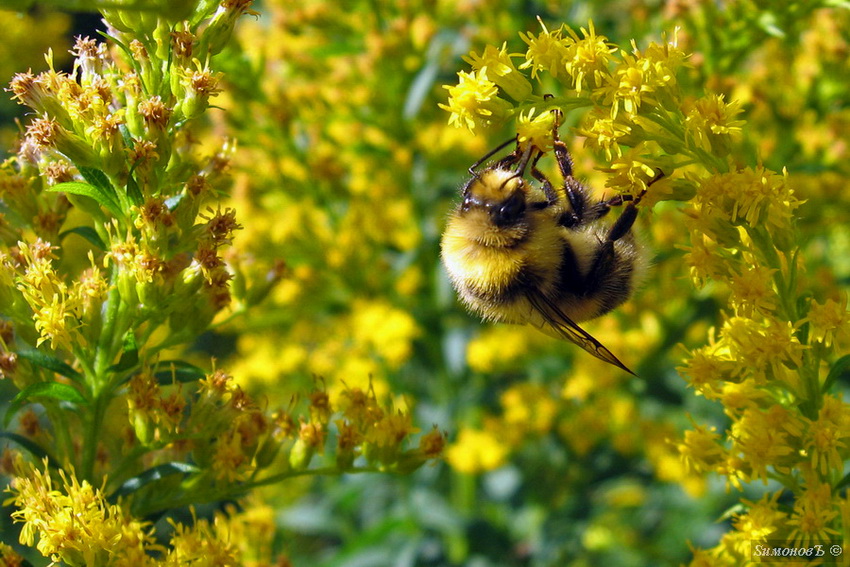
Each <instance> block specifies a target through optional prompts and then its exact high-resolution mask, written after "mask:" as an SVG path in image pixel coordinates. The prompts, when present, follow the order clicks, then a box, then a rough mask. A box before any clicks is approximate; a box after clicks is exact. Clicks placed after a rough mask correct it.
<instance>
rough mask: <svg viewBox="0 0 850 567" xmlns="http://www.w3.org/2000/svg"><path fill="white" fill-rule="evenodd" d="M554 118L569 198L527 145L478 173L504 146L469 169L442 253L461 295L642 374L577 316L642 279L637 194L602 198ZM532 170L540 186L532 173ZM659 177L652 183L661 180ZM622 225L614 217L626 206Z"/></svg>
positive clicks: (611, 303) (610, 303) (478, 309)
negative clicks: (584, 179) (580, 174)
mask: <svg viewBox="0 0 850 567" xmlns="http://www.w3.org/2000/svg"><path fill="white" fill-rule="evenodd" d="M554 112H555V113H556V115H555V120H553V124H554V126H553V133H552V138H553V153H554V156H555V159H556V161H557V164H558V168H559V170H560V173H561V177H562V178H563V191H562V193H563V195H564V197H565V198H561V195H560V194H559V192H558V191H557V190H556V189H555V187H554V186H553V185H552V182H551V181H549V179H548V178H547V177H546V176H545V175H544V174H543V173H542V172H541V171H540V170H539V169H538V168H537V163H538V161H539V160H540V158H541V157H542V156H543V155H544V152H543V151H542V150H540V149H539V148H537V147H535V146H533V145H532V144H531V143H528V144H527V145H526V147H525V149H522V148H521V146H520V144H519V142H518V141H517V144H516V149H515V150H514V151H513V152H512V153H511V154H509V155H508V156H506V157H503V158H502V159H499V160H497V161H494V162H492V163H490V164H489V165H487V166H486V167H484V168H483V170H481V171H479V167H480V166H481V164H482V163H484V162H486V161H487V160H488V159H490V158H491V157H492V156H493V155H495V154H496V153H498V152H499V151H501V150H502V149H503V148H504V147H505V146H507V145H509V144H511V143H513V142H514V140H509V141H508V142H506V143H505V144H502V145H501V146H499V147H498V148H496V149H495V150H493V151H492V152H490V153H489V154H487V155H486V156H484V157H483V158H482V159H480V160H479V161H478V162H476V163H475V164H474V165H473V166H472V167H470V168H469V172H470V174H471V175H472V177H471V178H470V179H469V180H468V181H467V182H466V184H465V185H464V186H463V188H462V191H461V193H462V200H461V202H460V204H459V205H458V207H457V208H456V209H455V210H454V211H453V212H452V213H451V215H450V216H449V219H448V224H447V226H446V230H445V232H444V233H443V237H442V243H441V248H442V260H443V264H444V265H445V268H446V271H447V272H448V275H449V278H450V279H451V282H452V284H453V285H454V287H455V289H456V290H457V292H458V295H459V296H460V299H461V300H462V302H463V303H464V304H465V305H466V306H467V307H468V308H469V309H470V310H471V311H473V312H475V313H477V314H478V315H480V316H481V317H483V318H484V319H486V320H490V321H497V322H504V323H515V324H531V325H534V326H536V327H538V328H539V329H541V330H542V331H544V332H546V333H547V334H550V335H553V336H555V337H557V338H561V339H566V340H569V341H572V342H574V343H576V344H577V345H579V346H580V347H582V348H583V349H584V350H586V351H587V352H589V353H590V354H592V355H593V356H595V357H597V358H599V359H601V360H604V361H605V362H608V363H610V364H613V365H614V366H617V367H618V368H621V369H623V370H625V371H626V372H629V373H630V374H634V372H632V371H631V370H629V369H628V368H627V367H626V366H625V365H624V364H623V363H622V362H620V360H619V359H618V358H617V357H616V356H614V354H613V353H611V351H610V350H608V349H607V348H605V346H604V345H602V343H600V342H599V341H598V340H596V339H595V338H593V337H592V336H591V335H590V334H589V333H588V332H587V331H585V330H584V329H582V328H581V327H579V326H578V324H577V323H579V322H581V321H587V320H589V319H594V318H596V317H599V316H600V315H604V314H605V313H608V312H609V311H611V310H612V309H614V308H615V307H617V306H618V305H620V304H622V303H623V302H624V301H626V299H628V298H629V296H630V295H631V294H632V292H633V291H634V290H635V287H636V286H637V285H638V284H639V283H640V281H641V279H642V277H643V274H644V273H645V272H646V268H647V265H648V258H647V254H646V252H645V250H644V249H643V248H642V247H641V245H640V244H639V243H638V241H637V240H636V238H635V236H634V234H633V233H632V225H633V224H634V222H635V219H636V218H637V205H638V203H639V202H640V200H641V198H642V197H643V196H644V194H645V193H646V189H644V190H643V191H641V192H640V193H639V194H638V195H637V196H630V195H620V196H615V197H613V198H611V199H607V200H598V199H594V198H593V196H592V195H591V194H590V191H589V189H588V188H587V187H585V186H584V185H583V184H581V183H580V182H579V181H578V180H576V178H575V177H574V176H573V162H572V158H571V157H570V153H569V151H568V150H567V146H566V144H565V143H564V142H562V141H561V140H560V138H559V136H558V128H559V122H560V120H559V118H560V111H557V110H556V111H554ZM526 169H530V173H531V176H532V177H533V178H534V179H536V180H537V182H538V183H539V187H538V186H536V185H532V183H531V182H530V181H529V180H526V179H525V178H524V176H525V173H526ZM662 175H663V174H662V173H661V172H660V171H659V172H658V174H657V175H656V176H655V177H654V178H653V179H652V180H650V181H649V183H647V188H648V187H649V185H651V184H652V183H654V182H655V181H657V180H658V179H659V178H660V177H661V176H662ZM623 205H625V208H624V209H623V212H622V213H621V214H620V216H619V217H618V218H617V219H616V221H614V222H613V223H609V222H606V220H605V217H606V215H607V214H608V213H609V212H610V210H611V209H612V208H613V207H618V206H623Z"/></svg>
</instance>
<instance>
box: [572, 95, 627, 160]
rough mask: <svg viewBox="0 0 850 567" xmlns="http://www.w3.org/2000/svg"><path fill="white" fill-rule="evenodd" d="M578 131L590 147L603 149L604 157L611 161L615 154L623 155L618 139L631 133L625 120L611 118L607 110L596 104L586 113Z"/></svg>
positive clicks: (617, 155)
mask: <svg viewBox="0 0 850 567" xmlns="http://www.w3.org/2000/svg"><path fill="white" fill-rule="evenodd" d="M578 133H579V134H581V135H582V136H586V137H587V143H588V145H589V146H590V147H592V148H598V149H601V150H603V151H604V152H605V159H606V160H607V161H612V160H613V159H614V157H615V156H616V157H617V158H619V157H620V156H622V155H623V151H622V149H621V148H620V141H621V140H622V139H623V138H625V137H627V136H629V135H630V134H631V133H632V127H631V125H629V124H628V123H627V122H624V121H622V120H618V119H615V118H611V114H610V113H609V112H607V111H606V110H605V109H604V108H602V107H598V106H597V107H594V108H593V109H592V110H591V111H590V112H588V113H587V116H586V117H585V119H584V125H583V126H582V127H581V128H579V129H578Z"/></svg>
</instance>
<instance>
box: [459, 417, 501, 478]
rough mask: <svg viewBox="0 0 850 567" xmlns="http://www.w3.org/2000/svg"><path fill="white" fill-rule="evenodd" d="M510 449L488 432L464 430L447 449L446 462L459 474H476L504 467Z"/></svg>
mask: <svg viewBox="0 0 850 567" xmlns="http://www.w3.org/2000/svg"><path fill="white" fill-rule="evenodd" d="M507 455H508V448H507V447H506V446H505V445H504V444H503V443H501V442H500V441H499V440H498V439H497V438H496V436H495V435H493V434H492V433H490V432H488V431H476V430H474V429H468V428H464V429H462V430H461V431H460V433H459V434H458V438H457V441H455V442H454V443H452V444H451V445H449V447H448V448H447V449H446V461H447V462H448V463H449V465H451V467H452V468H453V469H455V470H456V471H459V472H463V473H468V474H475V473H480V472H485V471H490V470H493V469H496V468H499V467H500V466H502V465H503V464H504V462H505V459H506V457H507Z"/></svg>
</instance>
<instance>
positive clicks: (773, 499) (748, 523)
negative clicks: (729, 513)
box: [732, 490, 787, 540]
mask: <svg viewBox="0 0 850 567" xmlns="http://www.w3.org/2000/svg"><path fill="white" fill-rule="evenodd" d="M781 494H782V491H781V490H777V491H776V492H774V493H773V494H772V495H771V494H766V495H765V496H763V497H762V499H761V500H759V501H758V502H756V503H753V502H748V501H746V500H744V501H743V503H744V504H745V505H746V506H747V508H748V509H747V511H746V512H744V513H738V514H735V515H734V516H733V518H732V526H733V527H734V528H735V531H737V532H739V533H740V534H741V536H742V539H744V540H747V539H748V540H761V539H764V538H767V537H769V536H770V535H771V534H775V533H777V532H778V531H780V529H781V528H782V527H783V526H784V524H785V520H786V519H787V517H786V515H785V513H784V512H783V511H781V510H780V509H779V506H778V504H777V501H778V500H779V497H780V495H781Z"/></svg>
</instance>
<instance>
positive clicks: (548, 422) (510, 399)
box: [500, 383, 558, 434]
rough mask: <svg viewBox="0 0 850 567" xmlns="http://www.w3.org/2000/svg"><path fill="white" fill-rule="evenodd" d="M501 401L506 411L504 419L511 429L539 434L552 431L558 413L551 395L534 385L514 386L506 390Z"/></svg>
mask: <svg viewBox="0 0 850 567" xmlns="http://www.w3.org/2000/svg"><path fill="white" fill-rule="evenodd" d="M500 401H501V404H502V408H503V409H504V413H503V416H502V419H503V420H504V421H505V423H506V424H507V425H508V426H509V427H511V428H517V429H520V430H525V431H531V432H534V433H537V434H542V433H546V432H547V431H549V429H551V427H552V423H553V421H554V419H555V416H556V414H557V411H558V405H557V404H556V403H555V401H554V400H553V399H552V396H551V394H550V393H549V392H548V391H547V390H546V389H545V388H543V387H541V386H536V385H534V384H528V383H524V384H519V385H516V386H513V387H511V388H509V389H507V390H505V392H504V393H503V394H502V396H501V399H500Z"/></svg>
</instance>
